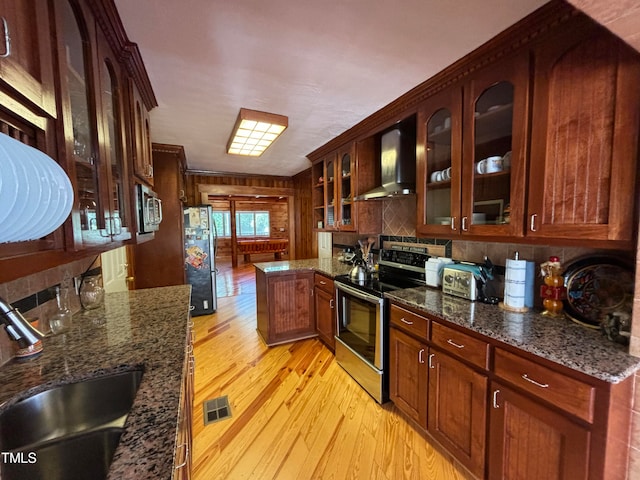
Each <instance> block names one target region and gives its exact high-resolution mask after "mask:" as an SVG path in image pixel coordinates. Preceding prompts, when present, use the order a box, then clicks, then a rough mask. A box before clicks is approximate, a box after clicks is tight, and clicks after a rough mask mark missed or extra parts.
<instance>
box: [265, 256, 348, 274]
mask: <svg viewBox="0 0 640 480" xmlns="http://www.w3.org/2000/svg"><path fill="white" fill-rule="evenodd" d="M253 265H254V266H255V267H256V268H257V269H259V270H261V271H263V272H264V273H277V272H287V271H296V270H314V271H316V272H318V273H322V274H324V275H327V276H329V277H331V278H335V277H336V276H338V275H345V274H347V273H349V271H350V270H351V269H352V268H353V265H348V264H346V263H342V262H339V261H338V260H336V259H335V258H308V259H305V260H282V261H278V262H262V263H254V264H253Z"/></svg>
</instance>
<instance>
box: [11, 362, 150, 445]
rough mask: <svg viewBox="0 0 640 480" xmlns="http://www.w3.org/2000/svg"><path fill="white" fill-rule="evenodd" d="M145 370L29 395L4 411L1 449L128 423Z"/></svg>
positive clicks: (71, 384)
mask: <svg viewBox="0 0 640 480" xmlns="http://www.w3.org/2000/svg"><path fill="white" fill-rule="evenodd" d="M141 379H142V371H141V370H134V371H129V372H124V373H119V374H116V375H109V376H104V377H98V378H95V379H91V380H86V381H83V382H77V383H69V384H67V385H62V386H59V387H55V388H52V389H50V390H45V391H44V392H41V393H38V394H36V395H33V396H31V397H28V398H26V399H24V400H22V401H20V402H18V403H16V404H14V405H12V406H11V407H9V408H8V409H7V410H6V411H4V412H2V414H0V451H3V452H4V451H10V450H15V449H18V448H24V447H26V446H29V445H32V444H34V443H42V442H45V441H49V440H53V439H56V438H61V437H64V436H68V435H72V434H75V433H78V432H83V431H89V430H93V429H96V428H106V427H120V428H122V427H123V426H124V422H125V420H126V417H127V414H128V413H129V410H131V405H133V400H134V398H135V396H136V392H137V390H138V387H139V386H140V381H141Z"/></svg>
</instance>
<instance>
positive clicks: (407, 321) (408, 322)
mask: <svg viewBox="0 0 640 480" xmlns="http://www.w3.org/2000/svg"><path fill="white" fill-rule="evenodd" d="M400 321H401V322H402V323H406V324H407V325H413V322H410V321H409V320H405V318H404V317H402V318H401V319H400Z"/></svg>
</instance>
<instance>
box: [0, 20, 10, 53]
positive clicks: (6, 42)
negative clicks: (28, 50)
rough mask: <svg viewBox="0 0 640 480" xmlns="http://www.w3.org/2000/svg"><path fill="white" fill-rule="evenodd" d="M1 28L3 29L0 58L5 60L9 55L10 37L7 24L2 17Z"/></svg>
mask: <svg viewBox="0 0 640 480" xmlns="http://www.w3.org/2000/svg"><path fill="white" fill-rule="evenodd" d="M2 28H4V53H3V54H2V55H0V58H7V57H8V56H9V55H11V36H10V35H9V24H7V19H6V18H4V17H2Z"/></svg>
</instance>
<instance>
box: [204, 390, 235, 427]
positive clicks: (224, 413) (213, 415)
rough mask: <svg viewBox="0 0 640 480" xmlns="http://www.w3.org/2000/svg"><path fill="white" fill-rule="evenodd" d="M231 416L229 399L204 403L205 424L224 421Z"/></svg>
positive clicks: (225, 397) (222, 398)
mask: <svg viewBox="0 0 640 480" xmlns="http://www.w3.org/2000/svg"><path fill="white" fill-rule="evenodd" d="M230 416H231V407H230V406H229V398H228V397H227V396H226V395H225V396H224V397H218V398H214V399H211V400H207V401H206V402H204V424H205V425H208V424H210V423H214V422H217V421H219V420H224V419H225V418H229V417H230Z"/></svg>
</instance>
